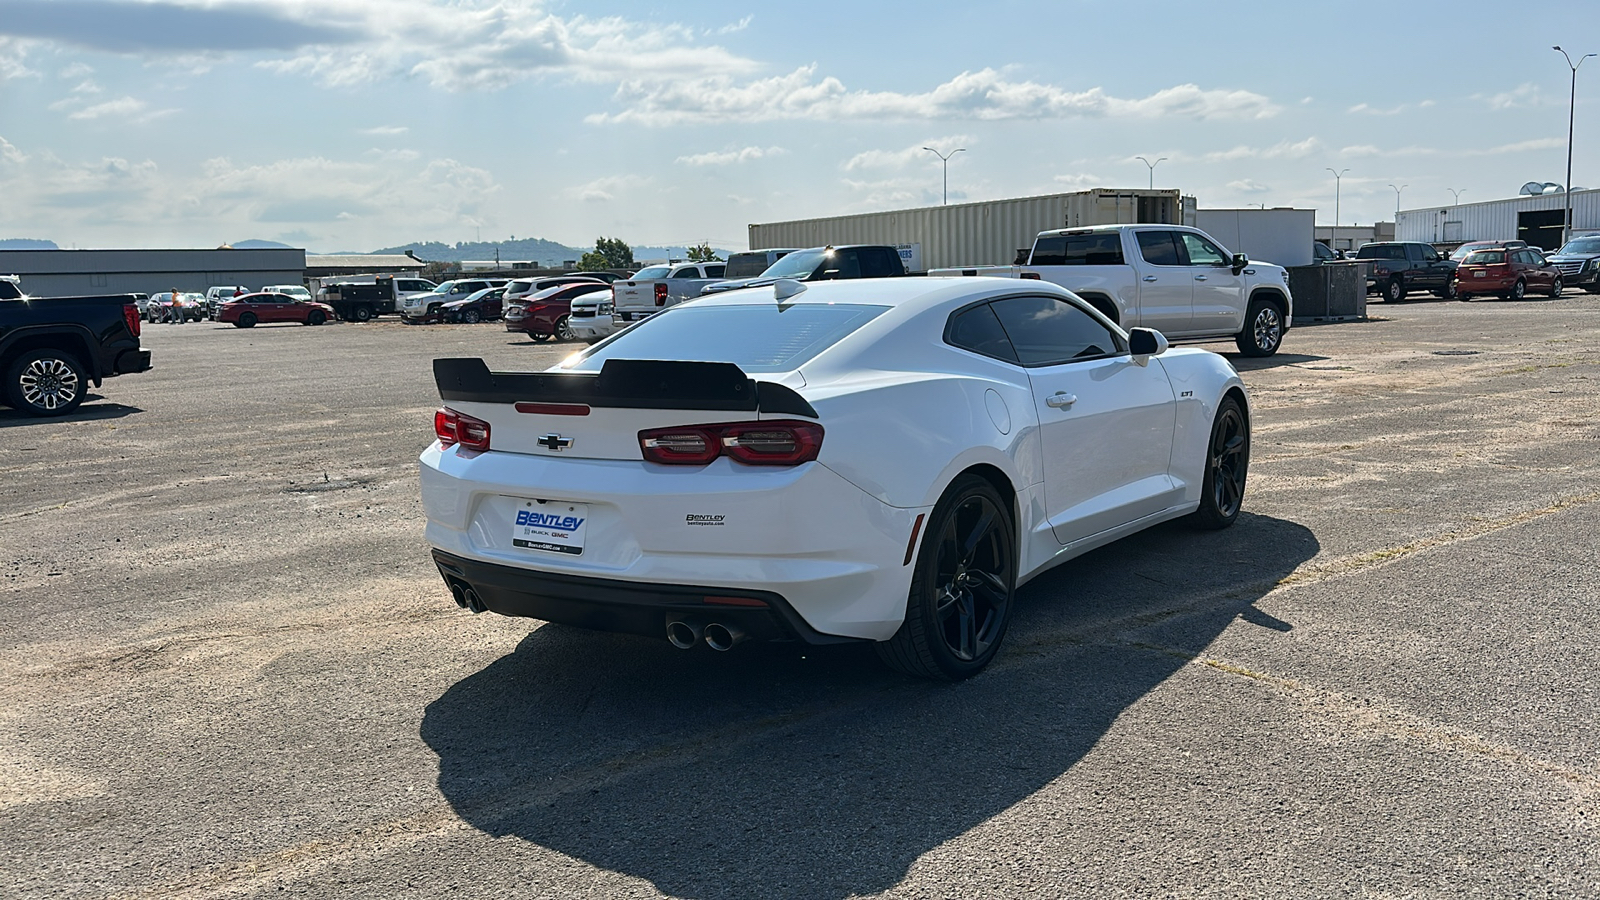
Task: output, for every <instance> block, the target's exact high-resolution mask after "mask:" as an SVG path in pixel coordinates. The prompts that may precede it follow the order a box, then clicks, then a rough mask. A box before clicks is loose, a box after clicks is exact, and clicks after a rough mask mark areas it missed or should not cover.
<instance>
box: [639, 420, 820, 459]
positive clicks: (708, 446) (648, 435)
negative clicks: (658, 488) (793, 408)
mask: <svg viewBox="0 0 1600 900" xmlns="http://www.w3.org/2000/svg"><path fill="white" fill-rule="evenodd" d="M822 434H823V432H822V426H821V425H818V424H817V423H815V422H800V421H791V420H783V421H776V422H733V423H729V424H726V425H689V426H685V427H682V428H653V429H650V430H648V431H641V432H639V449H640V450H641V451H642V452H643V453H644V458H645V459H646V460H648V461H650V462H654V463H662V464H664V465H669V466H703V465H705V464H706V463H709V462H711V461H712V460H714V459H716V458H717V457H718V456H726V457H728V458H730V459H732V460H734V461H735V462H740V463H744V464H745V465H747V466H797V465H799V464H801V463H804V462H811V461H812V460H814V459H816V458H817V454H818V453H819V452H821V450H822Z"/></svg>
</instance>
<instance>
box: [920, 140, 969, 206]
mask: <svg viewBox="0 0 1600 900" xmlns="http://www.w3.org/2000/svg"><path fill="white" fill-rule="evenodd" d="M922 149H924V150H926V151H928V152H929V153H932V154H933V155H934V156H937V157H939V159H940V160H941V161H943V162H944V205H945V206H949V205H950V157H952V156H955V155H956V154H957V153H963V152H965V151H966V149H967V148H965V147H961V148H958V149H955V150H951V151H950V152H949V153H948V154H946V153H940V152H939V151H937V150H935V149H933V148H932V147H923V148H922Z"/></svg>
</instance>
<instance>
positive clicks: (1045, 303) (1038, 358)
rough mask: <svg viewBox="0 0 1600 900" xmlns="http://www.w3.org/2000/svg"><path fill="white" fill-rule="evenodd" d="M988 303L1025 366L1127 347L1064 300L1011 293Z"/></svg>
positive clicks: (1072, 358) (1115, 336) (1087, 356)
mask: <svg viewBox="0 0 1600 900" xmlns="http://www.w3.org/2000/svg"><path fill="white" fill-rule="evenodd" d="M991 305H992V306H993V307H994V312H995V315H996V316H997V317H998V318H999V319H1000V324H1001V326H1003V327H1004V328H1005V330H1006V336H1007V337H1009V338H1010V339H1011V346H1012V347H1013V348H1015V350H1016V352H1017V361H1018V362H1020V363H1022V364H1023V365H1025V366H1047V365H1055V364H1058V363H1067V362H1072V361H1073V360H1075V359H1094V358H1097V357H1103V356H1111V355H1113V354H1116V353H1120V352H1123V351H1124V350H1126V349H1127V348H1126V346H1125V345H1124V344H1123V342H1122V339H1121V338H1120V337H1119V336H1117V335H1116V334H1115V333H1113V332H1112V331H1111V330H1110V329H1108V328H1106V326H1104V325H1101V324H1100V323H1099V322H1097V321H1095V319H1094V317H1093V316H1091V315H1089V314H1088V313H1086V312H1084V311H1083V310H1081V309H1079V308H1078V307H1076V306H1074V305H1073V304H1071V303H1069V302H1067V301H1065V300H1058V299H1056V298H1054V297H1010V298H1007V299H1004V300H996V301H994V303H993V304H991Z"/></svg>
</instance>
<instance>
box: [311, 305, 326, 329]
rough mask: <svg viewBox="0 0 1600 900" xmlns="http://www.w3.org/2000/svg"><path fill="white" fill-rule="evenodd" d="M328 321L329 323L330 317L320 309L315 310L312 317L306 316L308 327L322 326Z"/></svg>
mask: <svg viewBox="0 0 1600 900" xmlns="http://www.w3.org/2000/svg"><path fill="white" fill-rule="evenodd" d="M326 321H328V316H327V314H325V313H324V312H323V311H322V310H320V309H313V310H312V311H311V315H309V316H306V324H307V325H321V324H322V323H323V322H326Z"/></svg>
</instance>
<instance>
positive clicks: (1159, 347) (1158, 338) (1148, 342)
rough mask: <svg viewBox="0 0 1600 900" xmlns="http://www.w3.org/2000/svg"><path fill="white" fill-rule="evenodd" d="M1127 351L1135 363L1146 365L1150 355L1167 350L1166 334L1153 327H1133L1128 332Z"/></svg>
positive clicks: (1148, 362) (1156, 354) (1158, 354)
mask: <svg viewBox="0 0 1600 900" xmlns="http://www.w3.org/2000/svg"><path fill="white" fill-rule="evenodd" d="M1128 351H1129V352H1130V353H1131V354H1133V362H1134V364H1135V365H1140V366H1147V365H1149V364H1150V357H1152V356H1160V355H1161V354H1163V353H1165V352H1167V336H1166V335H1164V334H1162V333H1161V332H1159V331H1157V330H1155V329H1154V328H1135V329H1133V330H1132V331H1129V332H1128Z"/></svg>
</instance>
